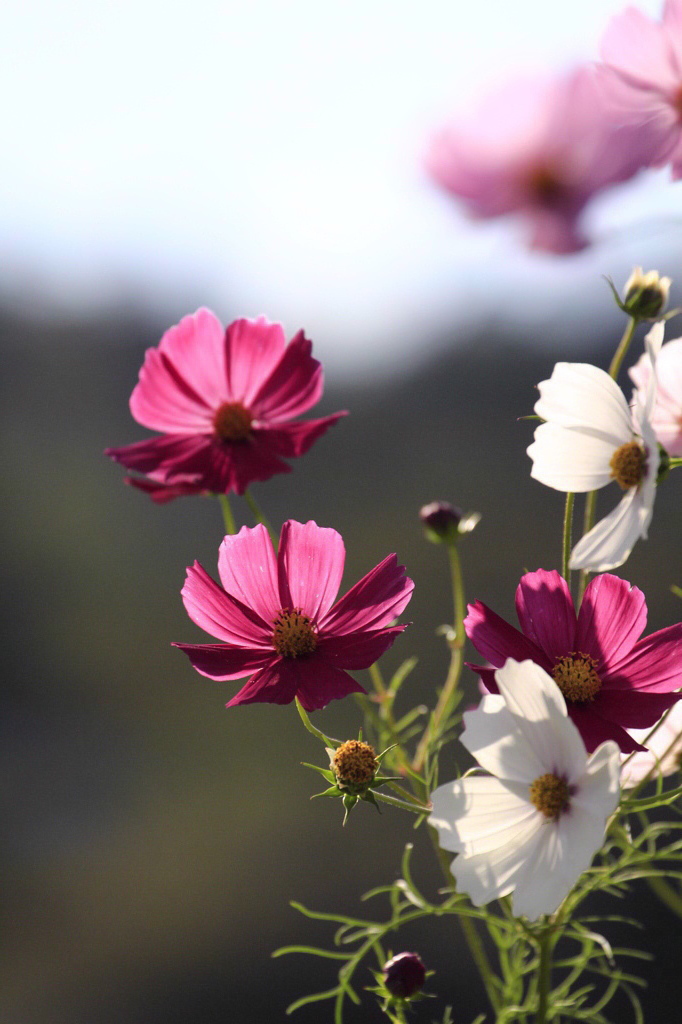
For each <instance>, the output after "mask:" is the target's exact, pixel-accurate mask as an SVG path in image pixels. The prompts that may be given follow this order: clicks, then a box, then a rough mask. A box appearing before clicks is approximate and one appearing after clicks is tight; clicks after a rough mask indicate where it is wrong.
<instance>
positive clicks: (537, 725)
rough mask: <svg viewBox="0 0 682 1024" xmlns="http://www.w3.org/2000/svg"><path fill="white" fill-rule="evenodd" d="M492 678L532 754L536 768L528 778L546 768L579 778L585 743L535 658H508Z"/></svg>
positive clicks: (583, 759) (558, 693)
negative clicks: (516, 659)
mask: <svg viewBox="0 0 682 1024" xmlns="http://www.w3.org/2000/svg"><path fill="white" fill-rule="evenodd" d="M495 681H496V682H497V685H498V686H499V688H500V693H501V694H502V696H503V697H504V699H505V702H506V704H507V707H508V709H509V711H510V712H511V714H512V716H513V718H514V724H515V727H516V730H517V731H518V732H519V733H521V735H522V736H523V738H524V740H525V745H526V746H527V747H528V749H530V750H532V751H533V753H534V755H535V758H536V763H537V765H538V768H537V770H536V774H535V775H534V776H533V778H532V779H531V780H530V781H531V782H533V781H534V780H535V779H536V778H538V776H539V775H543V774H545V773H546V772H553V773H554V774H555V775H559V776H560V777H563V778H565V779H566V780H567V782H573V781H574V780H575V779H579V778H580V777H581V776H582V775H583V773H584V771H585V764H586V761H587V752H586V750H585V744H584V743H583V741H582V738H581V736H580V733H579V732H578V729H577V728H576V726H575V725H574V724H573V722H572V721H571V719H570V718H569V717H568V713H567V711H566V701H565V700H564V697H563V694H562V692H561V690H560V689H559V687H558V686H557V684H556V683H555V682H554V680H553V679H552V677H551V676H549V675H548V674H547V673H546V672H545V670H544V669H543V668H541V667H540V666H539V665H537V664H536V663H535V662H534V661H514V660H513V659H512V658H509V659H508V660H507V661H506V662H505V665H504V668H500V669H498V670H497V672H496V673H495Z"/></svg>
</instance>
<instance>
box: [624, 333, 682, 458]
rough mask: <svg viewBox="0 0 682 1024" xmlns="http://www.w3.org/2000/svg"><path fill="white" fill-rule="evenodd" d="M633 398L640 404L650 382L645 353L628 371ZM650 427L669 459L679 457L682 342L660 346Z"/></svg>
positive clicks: (679, 340)
mask: <svg viewBox="0 0 682 1024" xmlns="http://www.w3.org/2000/svg"><path fill="white" fill-rule="evenodd" d="M630 377H631V378H632V380H633V382H634V384H635V392H634V398H635V400H636V401H638V402H640V403H642V402H643V401H644V396H645V395H646V392H647V387H648V385H649V381H650V378H651V356H650V355H649V353H648V352H644V353H643V354H642V355H641V357H640V359H639V361H638V362H637V363H636V364H635V365H634V366H633V367H632V368H631V369H630ZM650 423H651V427H652V429H653V431H654V434H655V436H656V440H657V441H658V443H659V444H660V445H662V446H663V448H665V450H666V451H667V453H668V455H673V456H676V457H679V456H681V455H682V338H675V339H674V340H673V341H667V342H666V343H665V345H663V346H662V347H661V348H660V350H659V352H658V356H657V357H656V390H655V399H654V407H653V411H652V412H651V415H650Z"/></svg>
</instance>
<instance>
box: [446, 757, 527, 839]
mask: <svg viewBox="0 0 682 1024" xmlns="http://www.w3.org/2000/svg"><path fill="white" fill-rule="evenodd" d="M519 787H520V791H519ZM431 802H432V804H433V811H432V813H431V815H430V817H429V825H433V827H434V828H436V829H437V830H438V841H439V843H440V845H441V846H442V847H443V849H445V850H451V851H452V852H453V853H466V854H479V853H487V852H489V851H490V850H494V849H497V848H498V847H500V846H505V845H506V844H507V843H509V842H514V841H517V840H518V836H519V835H520V833H521V831H522V830H523V829H524V828H525V825H526V824H527V823H528V822H529V821H530V820H531V819H533V818H535V819H537V817H538V814H539V812H538V811H537V810H536V808H535V807H534V806H533V804H532V803H531V802H530V799H529V795H528V786H527V785H526V784H525V783H520V784H519V783H517V784H516V787H510V786H507V785H505V784H504V783H503V782H500V781H499V780H498V779H494V778H490V777H489V776H481V775H475V776H469V777H468V778H466V779H457V780H455V781H454V782H449V783H446V785H444V786H439V787H438V789H436V790H435V791H434V793H433V794H432V795H431Z"/></svg>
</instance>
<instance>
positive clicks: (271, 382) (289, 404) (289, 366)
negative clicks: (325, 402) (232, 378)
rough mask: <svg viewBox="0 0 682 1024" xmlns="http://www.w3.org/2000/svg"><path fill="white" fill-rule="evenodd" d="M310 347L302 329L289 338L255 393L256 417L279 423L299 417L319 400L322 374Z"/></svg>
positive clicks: (321, 388) (322, 381)
mask: <svg viewBox="0 0 682 1024" xmlns="http://www.w3.org/2000/svg"><path fill="white" fill-rule="evenodd" d="M312 347H313V346H312V342H310V341H309V340H308V339H307V338H306V336H305V335H304V333H303V331H299V332H298V334H297V335H296V336H295V337H294V338H292V339H291V341H290V342H289V344H288V345H287V347H286V350H285V351H284V354H283V355H282V358H281V359H280V361H279V363H278V364H277V366H276V367H275V368H274V369H273V371H272V373H271V374H270V376H269V377H268V379H267V380H264V381H262V383H261V386H260V388H259V389H258V392H257V394H255V395H254V398H253V402H252V407H253V411H254V413H255V415H256V417H257V418H258V419H262V420H264V421H266V422H267V423H280V422H282V421H283V420H289V419H292V418H293V417H295V416H300V415H301V414H302V413H304V412H306V410H308V409H310V407H311V406H313V405H315V403H316V402H319V400H320V398H321V397H322V392H323V390H324V374H323V371H322V366H321V365H320V363H319V362H318V361H317V359H313V357H312V355H311V352H312Z"/></svg>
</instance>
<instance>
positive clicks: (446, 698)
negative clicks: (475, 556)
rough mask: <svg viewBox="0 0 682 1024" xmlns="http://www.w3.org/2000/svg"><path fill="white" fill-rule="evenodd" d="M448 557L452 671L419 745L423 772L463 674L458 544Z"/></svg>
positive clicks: (419, 767) (417, 760)
mask: <svg viewBox="0 0 682 1024" xmlns="http://www.w3.org/2000/svg"><path fill="white" fill-rule="evenodd" d="M448 555H449V558H450V580H451V583H452V600H453V604H454V626H453V631H452V638H451V639H450V651H451V653H450V667H449V668H448V674H447V677H446V679H445V683H444V685H443V689H442V690H441V692H440V695H439V697H438V702H437V704H436V707H435V708H434V711H433V714H432V716H431V718H430V720H429V724H428V726H427V727H426V729H425V730H424V734H423V736H422V738H421V740H420V741H419V745H418V746H417V751H416V753H415V756H414V760H413V762H412V768H413V770H414V771H416V772H420V771H421V770H422V768H423V767H424V762H425V760H426V757H427V754H428V751H429V747H430V746H431V743H432V742H433V741H434V740H435V739H436V738H437V737H438V735H439V732H440V729H441V725H442V723H443V722H447V720H448V717H449V715H450V712H451V711H452V706H453V702H454V699H455V696H456V689H457V684H458V682H459V677H460V674H461V671H462V662H463V653H464V611H465V605H464V579H463V577H462V563H461V561H460V558H459V551H458V550H457V544H456V543H452V544H448Z"/></svg>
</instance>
